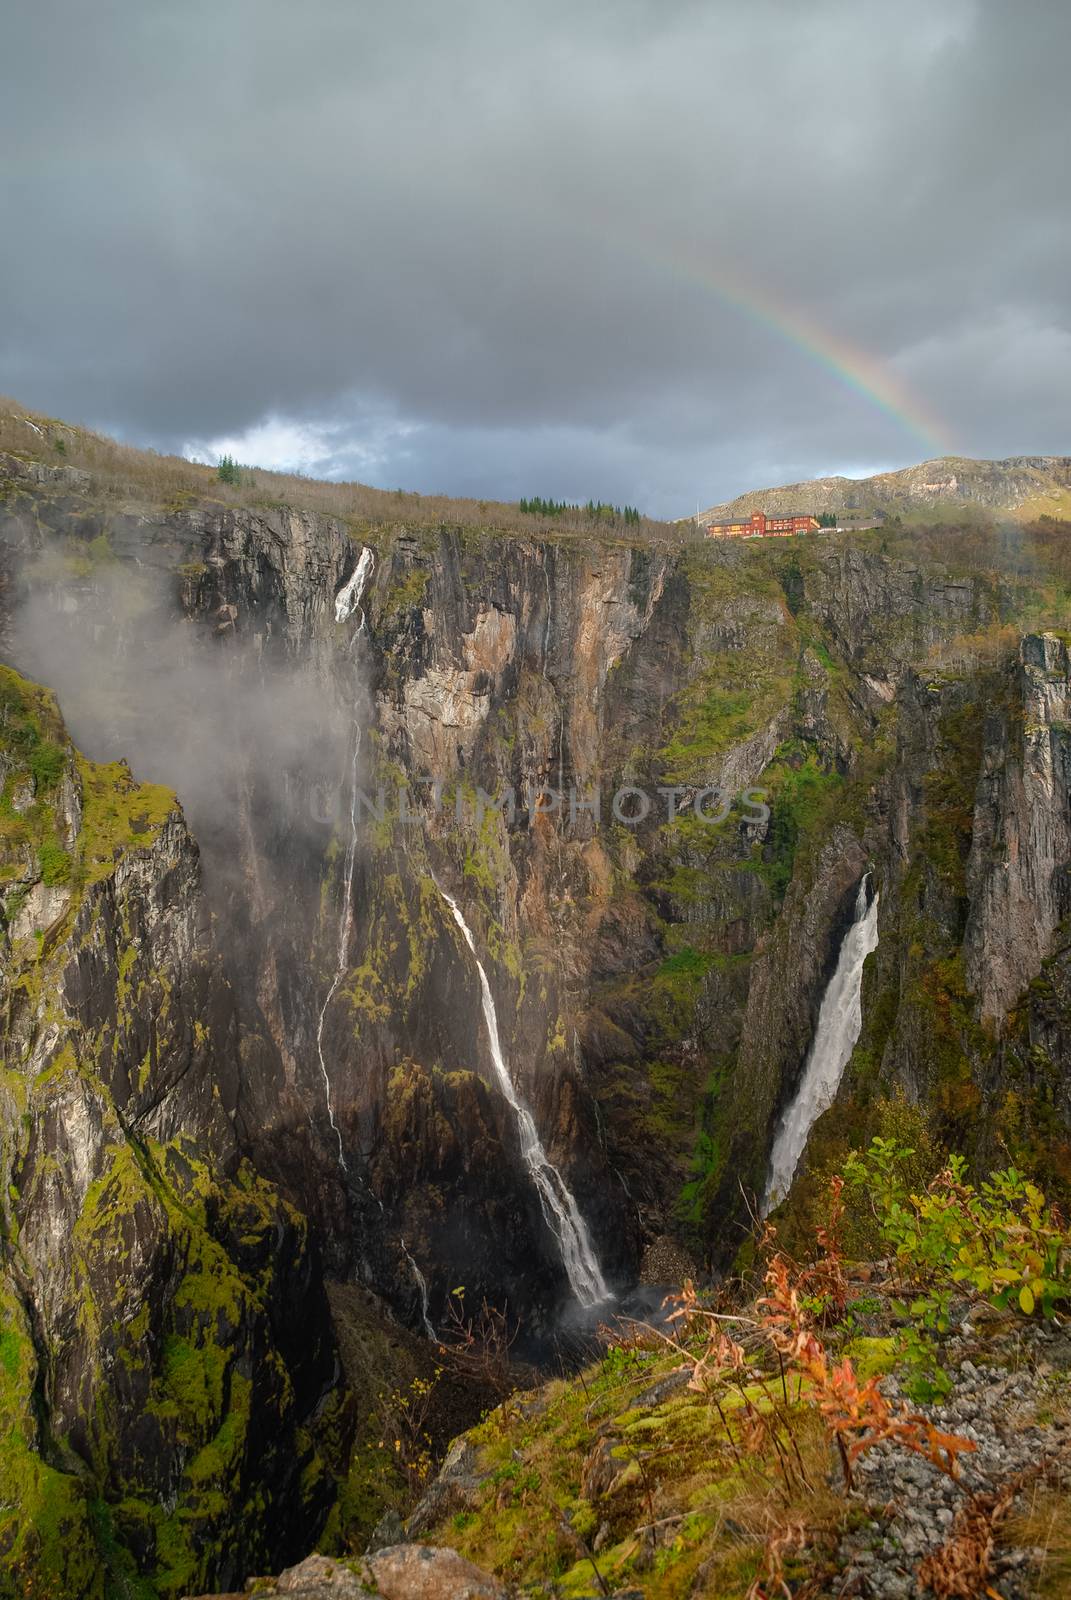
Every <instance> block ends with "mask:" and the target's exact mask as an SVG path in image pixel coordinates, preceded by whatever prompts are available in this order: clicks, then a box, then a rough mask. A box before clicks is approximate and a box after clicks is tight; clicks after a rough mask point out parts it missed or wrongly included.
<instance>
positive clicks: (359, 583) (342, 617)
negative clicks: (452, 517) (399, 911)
mask: <svg viewBox="0 0 1071 1600" xmlns="http://www.w3.org/2000/svg"><path fill="white" fill-rule="evenodd" d="M374 565H375V556H374V555H373V554H372V551H371V550H369V549H368V548H367V547H365V548H363V549H362V551H361V554H360V556H359V558H358V561H357V565H356V566H355V567H354V569H353V574H352V576H351V577H350V579H349V581H348V582H347V583H345V584H344V585H343V587H342V588H341V589H340V590H339V592H338V594H337V595H336V596H335V621H336V622H346V621H348V620H349V618H350V617H352V616H353V614H354V612H357V613H358V615H359V617H360V621H359V622H358V624H357V633H355V634H354V636H353V637H354V642H356V640H357V637H358V635H359V634H361V633H363V632H364V623H365V617H364V611H363V610H362V609H361V599H362V596H363V595H364V591H365V588H366V586H367V583H368V579H369V578H370V577H371V574H372V568H373V566H374ZM360 754H361V724H360V721H359V719H358V718H357V717H354V719H353V756H352V758H351V760H350V837H349V842H348V844H347V845H346V859H345V862H344V866H343V873H342V905H341V907H340V908H339V917H338V938H337V941H336V950H335V975H334V977H333V978H332V980H331V987H330V988H329V989H328V991H327V994H326V996H325V998H324V1003H323V1005H322V1006H321V1007H320V1016H319V1020H318V1022H317V1024H316V1054H317V1057H318V1058H319V1062H320V1071H321V1073H322V1074H323V1080H324V1097H325V1099H326V1101H327V1115H328V1119H329V1121H330V1123H331V1130H332V1132H333V1133H334V1135H335V1138H336V1139H337V1140H338V1164H339V1166H340V1167H341V1168H342V1170H343V1172H346V1171H347V1170H348V1169H347V1166H346V1157H345V1155H344V1153H343V1149H342V1134H341V1133H340V1131H339V1127H338V1123H337V1122H336V1121H335V1108H334V1104H333V1102H332V1099H331V1078H330V1076H329V1074H328V1071H327V1062H326V1061H325V1060H324V1018H325V1017H326V1016H327V1008H328V1006H329V1005H330V1004H331V1002H332V1000H333V999H334V998H335V995H336V994H337V993H338V986H339V984H340V983H341V982H342V979H343V977H344V976H345V973H346V954H347V951H348V950H349V943H350V934H351V932H352V931H353V873H354V868H355V866H356V863H357V763H358V758H359V757H360Z"/></svg>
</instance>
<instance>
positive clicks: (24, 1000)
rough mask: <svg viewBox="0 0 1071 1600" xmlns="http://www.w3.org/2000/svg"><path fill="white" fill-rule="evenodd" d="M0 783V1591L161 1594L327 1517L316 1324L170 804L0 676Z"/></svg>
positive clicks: (301, 1241) (187, 851)
mask: <svg viewBox="0 0 1071 1600" xmlns="http://www.w3.org/2000/svg"><path fill="white" fill-rule="evenodd" d="M0 774H2V777H3V804H2V822H0V827H2V832H0V887H2V892H3V927H2V931H0V949H2V955H3V963H2V976H0V1005H2V1007H3V1014H4V1019H5V1027H4V1038H3V1076H2V1080H0V1096H2V1106H3V1130H4V1131H3V1144H2V1155H0V1161H2V1165H3V1195H4V1201H3V1211H4V1217H3V1241H4V1248H3V1271H2V1275H0V1299H2V1332H0V1338H2V1341H3V1368H4V1405H5V1429H10V1430H11V1431H10V1432H7V1433H6V1434H5V1437H6V1438H7V1441H8V1442H7V1444H6V1445H5V1449H4V1452H3V1459H2V1461H0V1482H2V1485H3V1487H2V1491H0V1498H2V1499H3V1501H4V1502H5V1507H6V1510H5V1521H4V1527H3V1537H4V1562H5V1572H7V1574H8V1581H9V1582H14V1583H15V1584H16V1588H15V1589H14V1590H12V1591H10V1592H21V1591H19V1590H18V1587H17V1583H18V1575H19V1574H21V1578H22V1580H23V1581H24V1582H25V1583H26V1584H27V1585H28V1586H30V1587H29V1588H28V1589H27V1591H26V1592H41V1593H43V1592H46V1590H47V1592H50V1593H55V1594H63V1595H66V1594H71V1595H74V1594H79V1595H80V1594H86V1595H97V1594H103V1593H104V1589H105V1582H106V1579H107V1577H108V1568H109V1566H110V1567H111V1572H110V1578H111V1580H112V1581H115V1582H118V1581H119V1580H120V1578H121V1576H122V1572H123V1569H124V1565H125V1564H126V1563H127V1562H129V1561H131V1560H134V1559H136V1561H137V1563H138V1565H139V1567H140V1568H141V1570H142V1571H143V1572H145V1573H146V1574H152V1575H153V1576H154V1577H155V1578H156V1580H157V1581H158V1583H159V1585H160V1589H161V1592H162V1593H164V1594H172V1593H175V1594H177V1593H179V1592H180V1591H181V1590H183V1589H185V1588H188V1587H190V1586H192V1585H194V1584H196V1583H197V1582H198V1581H199V1580H205V1579H207V1578H224V1577H227V1578H230V1577H238V1576H239V1575H240V1574H242V1573H243V1572H244V1571H245V1570H246V1569H247V1567H248V1566H249V1564H250V1563H251V1562H256V1561H257V1560H262V1559H264V1558H265V1557H268V1556H269V1555H270V1553H272V1552H275V1553H281V1552H284V1551H285V1552H290V1553H294V1552H295V1551H296V1550H298V1549H299V1548H300V1547H301V1542H302V1540H303V1537H304V1527H303V1524H304V1521H305V1519H306V1518H312V1519H316V1518H317V1516H320V1515H322V1514H323V1510H324V1508H325V1505H326V1496H325V1481H324V1476H323V1464H322V1462H321V1460H320V1456H319V1454H318V1446H317V1435H318V1434H320V1435H322V1434H323V1433H324V1429H325V1427H326V1424H327V1421H328V1420H329V1419H330V1417H331V1415H332V1410H333V1407H334V1408H335V1409H337V1405H336V1403H335V1402H333V1400H332V1386H333V1383H334V1362H333V1355H332V1345H331V1335H330V1328H329V1322H328V1317H327V1312H326V1303H325V1301H324V1297H323V1291H322V1288H318V1287H317V1284H318V1279H317V1273H316V1264H315V1257H314V1255H313V1254H311V1253H310V1248H309V1244H308V1240H307V1230H306V1227H305V1224H304V1222H303V1220H302V1218H301V1217H300V1216H299V1215H298V1214H297V1213H295V1212H294V1211H293V1210H292V1209H291V1208H290V1207H288V1206H287V1205H286V1204H285V1202H284V1201H283V1200H282V1199H281V1198H280V1197H279V1195H278V1194H276V1193H275V1192H274V1191H273V1190H272V1189H271V1187H270V1186H269V1185H268V1184H267V1183H266V1182H264V1180H263V1179H261V1178H260V1177H258V1176H257V1175H256V1174H255V1173H254V1172H253V1170H252V1169H251V1168H250V1167H249V1165H248V1163H246V1162H244V1161H243V1160H242V1159H241V1157H240V1155H239V1152H238V1149H237V1144H236V1140H235V1136H234V1130H233V1126H232V1112H233V1107H234V1101H235V1095H236V1091H237V1067H238V1061H237V1052H236V1048H235V1046H236V1030H235V1021H234V1011H233V1004H232V1000H231V996H230V994H229V992H228V990H227V988H226V985H225V984H223V983H222V982H221V981H220V979H219V977H218V975H217V973H216V972H215V970H214V965H213V962H212V958H211V950H210V945H209V941H208V936H207V915H206V910H205V906H204V902H203V899H202V896H201V891H200V870H199V863H198V857H197V851H196V848H195V846H194V845H193V843H192V841H191V839H190V837H189V834H188V833H187V831H186V827H185V823H184V821H183V818H182V815H181V812H180V811H179V810H178V808H177V805H176V803H175V801H174V798H173V796H172V795H171V794H170V793H169V792H167V791H166V790H161V789H154V788H149V787H145V786H142V785H139V784H136V783H135V782H134V781H133V780H132V778H131V776H130V774H129V771H128V770H127V769H126V768H125V767H124V766H122V765H121V764H116V765H113V766H110V767H99V766H94V765H92V764H90V763H87V762H83V761H81V760H80V759H79V758H78V757H77V756H76V755H75V753H74V751H73V749H72V747H71V746H70V744H69V743H68V741H67V738H66V734H65V730H64V728H63V725H62V723H61V722H60V719H59V716H58V713H57V711H56V707H55V703H54V702H53V701H52V699H51V698H50V697H49V696H48V695H47V694H46V693H45V692H43V691H41V690H38V689H35V688H34V687H33V686H31V685H29V684H27V683H26V682H25V680H22V679H20V678H19V677H17V675H16V674H14V673H13V672H10V671H8V670H7V669H3V670H2V671H0ZM317 1414H319V1417H320V1421H319V1422H316V1421H315V1418H316V1417H317ZM13 1508H16V1509H15V1512H14V1520H13V1517H12V1509H13ZM253 1508H256V1509H255V1511H254V1509H253ZM269 1508H270V1513H271V1514H270V1516H269V1517H265V1516H264V1515H263V1513H264V1511H265V1510H268V1509H269ZM123 1550H125V1552H126V1554H125V1555H122V1556H120V1555H119V1554H118V1552H119V1551H123ZM108 1552H115V1554H114V1558H111V1557H109V1554H108ZM33 1584H36V1585H37V1588H36V1589H34V1588H33V1587H32V1585H33ZM5 1592H8V1591H5Z"/></svg>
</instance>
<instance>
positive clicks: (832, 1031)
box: [762, 873, 878, 1217]
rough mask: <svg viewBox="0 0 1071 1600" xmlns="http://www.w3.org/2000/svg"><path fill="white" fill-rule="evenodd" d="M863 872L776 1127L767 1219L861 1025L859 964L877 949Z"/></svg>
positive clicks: (874, 907) (828, 1101) (874, 905)
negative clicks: (795, 1082) (799, 1072)
mask: <svg viewBox="0 0 1071 1600" xmlns="http://www.w3.org/2000/svg"><path fill="white" fill-rule="evenodd" d="M869 879H870V874H869V873H866V874H864V876H863V879H862V881H861V883H860V884H859V891H858V893H857V895H856V897H855V911H854V915H853V917H852V922H851V926H850V927H849V929H848V931H847V933H846V934H845V935H844V939H843V942H842V944H841V947H840V953H839V954H838V956H837V965H836V968H835V970H834V972H833V976H832V978H830V980H829V986H828V988H827V989H826V992H825V994H824V995H823V996H822V1004H821V1007H820V1008H819V1012H818V1025H817V1027H816V1028H815V1031H814V1039H813V1040H812V1042H811V1048H810V1050H809V1052H808V1055H807V1060H806V1062H805V1064H804V1068H803V1076H802V1077H801V1078H800V1086H799V1088H798V1089H797V1091H796V1097H795V1099H794V1100H793V1101H792V1103H791V1105H789V1106H788V1107H786V1109H785V1111H784V1113H783V1114H782V1116H781V1120H780V1122H779V1123H778V1127H777V1133H776V1134H775V1136H774V1143H773V1150H772V1152H771V1154H770V1170H769V1176H768V1177H767V1179H766V1193H765V1194H764V1196H763V1200H762V1215H763V1216H764V1217H766V1216H769V1214H770V1212H771V1211H772V1210H773V1208H774V1207H775V1206H776V1205H779V1204H780V1202H781V1201H782V1200H783V1199H784V1198H785V1196H786V1195H787V1194H788V1191H789V1189H790V1188H791V1187H792V1179H793V1178H794V1176H795V1173H796V1168H797V1166H798V1165H799V1160H800V1157H801V1156H802V1154H803V1152H804V1149H805V1147H806V1144H807V1137H808V1135H809V1134H810V1131H811V1129H812V1128H813V1126H814V1124H815V1122H816V1121H817V1119H818V1118H819V1117H820V1116H821V1114H822V1112H823V1111H827V1110H828V1109H829V1107H830V1106H831V1105H832V1104H833V1100H834V1097H835V1096H836V1093H837V1090H838V1088H839V1087H840V1080H841V1077H842V1076H843V1073H844V1069H845V1067H846V1066H847V1065H848V1060H849V1058H850V1056H851V1053H852V1051H853V1050H854V1049H855V1043H856V1040H857V1039H858V1038H859V1034H860V1032H861V1031H862V1027H863V1008H862V1001H861V995H862V988H863V963H864V961H865V960H866V958H867V956H868V955H870V953H871V951H873V950H876V949H877V947H878V895H877V891H876V890H875V892H874V895H873V898H872V899H871V900H870V903H869V905H868V904H867V884H868V882H869Z"/></svg>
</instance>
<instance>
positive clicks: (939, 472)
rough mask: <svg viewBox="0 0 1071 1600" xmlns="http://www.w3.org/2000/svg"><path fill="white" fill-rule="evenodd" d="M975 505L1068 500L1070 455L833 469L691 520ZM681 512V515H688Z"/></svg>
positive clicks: (1047, 506)
mask: <svg viewBox="0 0 1071 1600" xmlns="http://www.w3.org/2000/svg"><path fill="white" fill-rule="evenodd" d="M964 504H969V505H981V506H985V507H987V508H988V509H990V510H999V511H1015V512H1018V513H1019V514H1020V515H1034V516H1037V515H1042V514H1044V513H1045V512H1052V513H1055V512H1058V511H1066V510H1067V508H1068V505H1069V504H1071V456H1042V455H1022V456H1005V457H1002V458H999V459H996V460H975V459H974V458H972V457H969V456H935V457H934V458H933V459H932V460H929V461H921V462H919V463H918V464H917V465H915V466H912V467H900V468H898V469H897V470H896V471H894V472H878V473H874V474H872V475H871V476H870V477H867V478H847V477H844V476H841V475H833V476H829V477H823V478H811V479H806V480H804V481H802V482H799V483H788V484H782V485H780V486H778V487H775V488H768V489H749V490H748V491H747V492H746V493H744V494H738V495H736V496H735V497H734V498H733V499H731V500H723V501H720V502H719V503H718V504H717V505H713V506H709V507H708V508H707V509H706V510H705V511H702V512H700V514H699V520H700V521H703V520H704V519H708V518H714V517H732V516H736V515H739V514H740V513H747V512H751V511H756V510H759V509H760V508H761V509H762V510H763V511H766V512H768V513H770V514H772V515H783V514H785V513H787V512H789V511H810V512H815V513H817V512H820V511H835V512H852V513H856V514H858V513H874V512H878V513H893V514H897V513H904V512H911V511H918V510H926V511H932V510H933V509H934V508H935V507H938V506H941V505H953V506H962V505H964ZM689 520H690V519H689V518H681V521H682V522H683V521H689Z"/></svg>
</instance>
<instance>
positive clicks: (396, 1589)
mask: <svg viewBox="0 0 1071 1600" xmlns="http://www.w3.org/2000/svg"><path fill="white" fill-rule="evenodd" d="M256 1593H257V1594H258V1595H259V1596H261V1597H262V1600H277V1597H281V1596H283V1595H292V1596H294V1597H295V1600H507V1596H508V1594H509V1590H508V1589H507V1588H506V1587H505V1585H504V1584H501V1583H499V1582H498V1580H497V1579H496V1578H492V1577H491V1575H490V1574H489V1573H487V1572H481V1570H480V1568H479V1567H475V1566H473V1564H472V1562H471V1561H466V1560H465V1559H464V1557H463V1556H459V1555H458V1554H457V1552H456V1551H455V1550H449V1549H443V1548H436V1547H434V1546H432V1545H424V1544H402V1545H392V1546H391V1547H390V1548H389V1549H386V1550H379V1551H377V1552H376V1554H375V1555H372V1556H369V1557H368V1558H367V1560H364V1561H353V1562H346V1563H343V1562H340V1561H332V1560H331V1559H330V1558H329V1557H327V1556H309V1557H308V1559H307V1560H305V1561H302V1562H300V1563H299V1565H298V1566H296V1567H291V1568H289V1570H288V1571H286V1572H283V1573H280V1575H279V1577H278V1578H275V1579H270V1578H269V1579H261V1580H259V1581H258V1583H257V1589H256ZM198 1600H237V1597H236V1596H227V1595H215V1596H213V1595H201V1596H199V1597H198Z"/></svg>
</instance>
